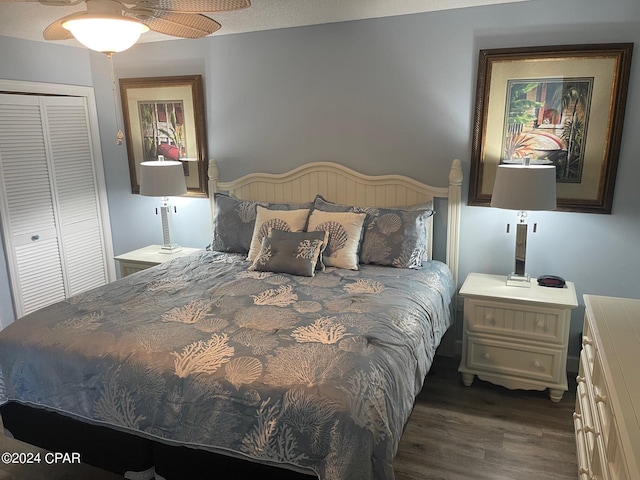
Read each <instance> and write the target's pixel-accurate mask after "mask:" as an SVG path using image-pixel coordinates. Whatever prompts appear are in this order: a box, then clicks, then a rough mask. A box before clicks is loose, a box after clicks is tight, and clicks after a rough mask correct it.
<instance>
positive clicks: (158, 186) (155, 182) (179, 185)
mask: <svg viewBox="0 0 640 480" xmlns="http://www.w3.org/2000/svg"><path fill="white" fill-rule="evenodd" d="M185 193H187V182H186V181H185V178H184V170H183V168H182V163H180V162H172V161H168V160H166V161H161V160H154V161H151V162H142V163H141V164H140V194H141V195H145V196H147V197H175V196H178V195H184V194H185Z"/></svg>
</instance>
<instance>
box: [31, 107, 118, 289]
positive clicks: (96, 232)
mask: <svg viewBox="0 0 640 480" xmlns="http://www.w3.org/2000/svg"><path fill="white" fill-rule="evenodd" d="M42 103H43V106H44V112H45V123H46V129H47V130H48V132H49V136H48V137H49V142H50V155H51V165H52V172H53V175H52V176H53V190H54V194H55V198H56V199H57V202H56V206H57V218H58V226H59V231H60V237H61V245H62V259H63V262H62V264H63V268H64V270H65V278H66V280H67V290H68V291H67V296H71V295H76V294H78V293H81V292H83V291H85V290H88V289H90V288H93V287H97V286H99V285H104V284H105V283H107V269H106V259H105V253H104V252H105V248H104V244H103V232H102V221H101V218H100V209H99V203H98V202H99V200H98V195H97V186H96V182H95V178H96V175H95V171H94V168H95V167H94V161H93V153H92V151H91V142H90V133H89V128H88V119H87V109H86V106H85V100H84V98H79V97H75V98H74V97H43V98H42Z"/></svg>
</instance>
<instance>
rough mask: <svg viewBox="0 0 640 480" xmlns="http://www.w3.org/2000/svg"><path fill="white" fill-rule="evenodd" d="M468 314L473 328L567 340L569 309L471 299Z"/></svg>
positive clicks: (473, 329) (469, 324) (526, 336)
mask: <svg viewBox="0 0 640 480" xmlns="http://www.w3.org/2000/svg"><path fill="white" fill-rule="evenodd" d="M465 315H466V316H467V319H468V322H467V326H468V329H469V331H470V332H487V333H495V334H498V335H501V336H507V335H509V336H513V337H518V338H527V339H537V340H541V341H545V342H551V343H558V344H564V343H566V341H567V339H566V335H567V334H566V331H567V328H566V325H567V320H566V319H565V316H566V310H561V309H556V308H545V307H540V306H536V307H530V306H527V305H518V304H509V303H503V304H501V303H498V302H486V301H482V300H474V299H468V300H467V301H466V302H465Z"/></svg>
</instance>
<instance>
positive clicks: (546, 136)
mask: <svg viewBox="0 0 640 480" xmlns="http://www.w3.org/2000/svg"><path fill="white" fill-rule="evenodd" d="M632 53H633V44H632V43H610V44H591V45H557V46H542V47H515V48H494V49H489V50H480V53H479V57H478V77H477V86H476V102H475V111H474V124H473V138H472V152H471V169H470V175H469V197H468V204H469V205H477V206H489V205H490V204H491V195H492V192H493V184H494V181H495V177H496V172H497V170H498V165H500V164H504V163H508V164H517V163H524V159H528V161H529V162H530V163H532V164H534V165H535V164H546V165H554V166H555V167H556V183H557V185H556V187H557V188H556V190H557V209H558V210H565V211H572V212H590V213H611V208H612V205H613V194H614V189H615V180H616V172H617V165H618V157H619V154H620V145H621V138H622V126H623V121H624V111H625V107H626V100H627V91H628V88H629V77H630V73H631V56H632Z"/></svg>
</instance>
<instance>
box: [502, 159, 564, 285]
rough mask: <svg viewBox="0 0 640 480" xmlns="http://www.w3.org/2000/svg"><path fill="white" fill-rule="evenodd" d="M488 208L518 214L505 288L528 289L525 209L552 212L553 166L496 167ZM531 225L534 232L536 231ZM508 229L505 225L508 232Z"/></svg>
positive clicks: (553, 204)
mask: <svg viewBox="0 0 640 480" xmlns="http://www.w3.org/2000/svg"><path fill="white" fill-rule="evenodd" d="M491 206H492V207H498V208H505V209H509V210H517V211H518V219H519V221H518V226H517V230H516V253H515V269H514V272H512V273H511V274H509V275H508V276H507V285H516V286H522V287H528V286H530V285H531V279H530V276H529V274H528V273H526V270H525V263H526V258H527V223H526V217H527V213H526V212H527V210H555V208H556V167H555V166H554V165H530V164H529V162H528V161H527V160H526V159H525V161H524V163H523V164H522V165H513V164H509V165H498V170H497V172H496V179H495V184H494V186H493V194H492V196H491ZM536 227H537V224H534V227H533V231H534V232H535V231H536ZM508 231H509V227H508V226H507V232H508Z"/></svg>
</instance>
